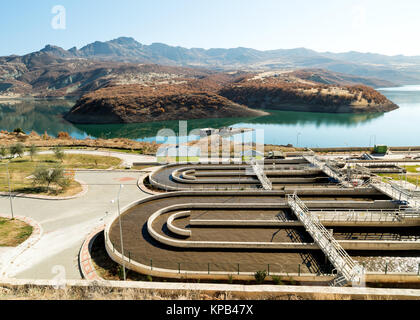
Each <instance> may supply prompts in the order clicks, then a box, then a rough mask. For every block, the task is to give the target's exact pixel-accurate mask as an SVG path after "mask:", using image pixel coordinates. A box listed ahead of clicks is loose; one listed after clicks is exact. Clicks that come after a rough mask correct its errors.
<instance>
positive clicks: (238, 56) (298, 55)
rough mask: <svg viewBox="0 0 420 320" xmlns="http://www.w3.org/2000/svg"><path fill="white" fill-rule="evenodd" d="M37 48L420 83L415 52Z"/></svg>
mask: <svg viewBox="0 0 420 320" xmlns="http://www.w3.org/2000/svg"><path fill="white" fill-rule="evenodd" d="M41 51H43V52H50V53H52V54H54V55H58V56H60V57H62V58H86V59H93V60H99V61H114V62H128V63H147V64H150V63H151V64H162V65H168V66H180V67H202V68H207V69H213V70H219V71H220V70H223V71H228V70H238V69H240V70H246V71H257V70H258V71H261V70H275V69H301V68H322V69H326V70H329V71H332V72H340V73H347V74H351V75H356V76H364V77H374V78H379V79H383V80H387V81H391V82H393V83H395V84H397V85H405V84H418V83H420V56H404V55H396V56H387V55H381V54H376V53H362V52H356V51H349V52H344V53H332V52H317V51H314V50H311V49H307V48H303V47H301V48H294V49H276V50H265V51H261V50H256V49H252V48H245V47H237V48H227V49H225V48H210V49H203V48H185V47H182V46H170V45H167V44H164V43H159V42H154V43H152V44H150V45H146V44H142V43H140V42H138V41H137V40H135V39H134V38H132V37H119V38H116V39H112V40H109V41H95V42H93V43H90V44H87V45H85V46H83V47H81V48H80V49H77V48H75V47H73V48H70V49H69V50H65V49H62V48H60V47H56V46H53V45H47V46H46V47H44V48H43V49H41Z"/></svg>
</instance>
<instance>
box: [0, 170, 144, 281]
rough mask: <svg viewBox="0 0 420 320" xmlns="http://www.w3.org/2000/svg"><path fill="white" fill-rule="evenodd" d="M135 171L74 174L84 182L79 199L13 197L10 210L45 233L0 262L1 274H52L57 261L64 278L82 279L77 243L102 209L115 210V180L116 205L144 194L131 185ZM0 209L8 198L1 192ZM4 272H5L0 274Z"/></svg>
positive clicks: (98, 219) (4, 209)
mask: <svg viewBox="0 0 420 320" xmlns="http://www.w3.org/2000/svg"><path fill="white" fill-rule="evenodd" d="M138 175H139V173H130V172H111V171H110V172H80V173H77V174H76V178H77V179H80V180H82V181H84V182H86V183H87V184H88V185H89V190H88V192H87V194H85V195H84V196H82V197H80V198H77V199H72V200H37V199H25V198H15V199H14V200H13V207H14V212H15V214H16V215H22V216H29V217H31V218H33V219H35V220H36V221H38V222H39V223H40V225H41V226H42V228H43V230H44V233H43V236H42V237H41V239H40V240H39V242H37V243H36V244H35V245H34V246H33V247H32V248H30V249H28V250H26V251H25V252H23V253H22V254H21V255H20V256H19V257H18V258H17V259H16V260H15V261H14V262H13V263H12V264H10V262H9V261H0V277H1V276H9V277H15V278H26V279H28V278H31V279H53V278H54V277H55V276H56V274H55V273H54V272H53V268H54V267H55V266H59V267H58V270H60V269H61V270H63V271H64V272H65V278H66V279H81V275H80V272H79V268H78V253H79V250H80V247H81V245H82V243H83V240H84V239H85V237H86V236H87V235H88V234H89V233H90V232H91V231H92V229H94V228H95V227H96V226H99V225H100V224H103V223H104V220H102V221H101V218H103V217H104V216H105V215H106V213H107V212H108V214H109V217H110V216H111V214H115V213H116V212H117V205H116V202H115V203H111V200H112V199H116V198H117V194H118V190H119V185H120V184H124V188H123V189H122V191H121V197H120V204H121V207H123V206H124V205H126V204H128V203H130V202H132V201H134V200H137V199H141V198H143V197H146V196H147V194H145V193H143V192H142V191H140V190H139V188H138V187H137V185H136V182H137V178H138ZM0 212H1V213H4V214H8V213H10V205H9V199H8V198H7V197H0ZM3 257H4V255H3ZM0 260H2V256H1V255H0ZM3 260H4V259H3ZM1 265H3V266H2V267H3V270H1V269H2V267H1ZM61 266H62V267H61ZM56 268H57V267H56ZM4 271H5V272H6V274H2V273H3V272H4Z"/></svg>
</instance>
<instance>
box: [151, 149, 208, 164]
mask: <svg viewBox="0 0 420 320" xmlns="http://www.w3.org/2000/svg"><path fill="white" fill-rule="evenodd" d="M200 154H201V150H200V148H197V147H188V146H170V147H160V148H159V149H158V151H157V152H156V160H157V162H160V163H167V162H199V161H200Z"/></svg>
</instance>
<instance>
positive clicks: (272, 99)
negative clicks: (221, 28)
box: [66, 70, 398, 123]
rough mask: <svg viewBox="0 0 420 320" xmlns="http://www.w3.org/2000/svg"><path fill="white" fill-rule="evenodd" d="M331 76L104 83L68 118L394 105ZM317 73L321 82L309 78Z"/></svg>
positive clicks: (127, 119)
mask: <svg viewBox="0 0 420 320" xmlns="http://www.w3.org/2000/svg"><path fill="white" fill-rule="evenodd" d="M335 76H336V75H331V74H329V73H325V72H323V71H319V70H312V71H297V72H264V73H254V74H249V73H245V74H244V73H218V74H212V75H206V76H202V77H196V78H188V77H184V78H182V77H179V78H178V79H177V80H176V81H172V82H171V83H168V82H160V83H158V82H155V83H153V84H152V83H148V84H131V85H116V86H108V87H105V88H102V89H99V90H96V91H94V92H91V93H89V94H86V95H84V96H83V97H82V98H81V99H79V101H78V102H77V104H76V105H75V106H74V107H73V108H72V109H71V110H70V112H69V113H68V114H67V115H66V119H67V120H69V121H71V122H75V123H131V122H149V121H163V120H177V119H185V120H188V119H200V118H203V119H204V118H228V117H254V116H261V115H263V114H266V113H263V112H261V111H259V110H261V109H277V110H291V111H312V112H334V113H335V112H340V113H342V112H347V113H371V112H385V111H391V110H394V109H396V108H398V106H397V105H395V104H393V103H392V102H391V101H389V100H387V99H386V98H385V97H384V96H383V95H381V94H380V93H378V92H377V91H375V90H374V89H372V88H370V87H367V86H363V85H343V84H341V82H344V83H347V82H346V81H347V80H346V79H341V78H340V79H336V78H334V77H335ZM321 78H322V79H323V81H322V82H315V81H312V80H307V79H317V80H318V81H321V80H320V79H321ZM334 79H335V80H334ZM334 81H335V82H334ZM325 82H332V83H333V84H326V83H325Z"/></svg>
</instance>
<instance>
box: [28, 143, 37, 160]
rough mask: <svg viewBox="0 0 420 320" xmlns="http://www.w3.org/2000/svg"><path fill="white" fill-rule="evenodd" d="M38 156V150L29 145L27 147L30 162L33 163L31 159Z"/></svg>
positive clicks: (34, 146)
mask: <svg viewBox="0 0 420 320" xmlns="http://www.w3.org/2000/svg"><path fill="white" fill-rule="evenodd" d="M37 154H38V148H37V146H36V145H34V144H31V146H30V147H29V155H30V156H31V161H33V157H35V156H36V155H37Z"/></svg>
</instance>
